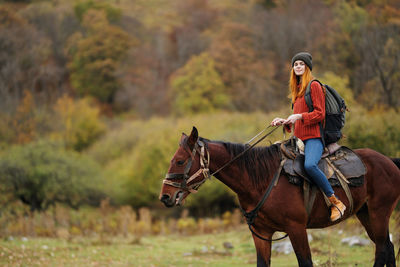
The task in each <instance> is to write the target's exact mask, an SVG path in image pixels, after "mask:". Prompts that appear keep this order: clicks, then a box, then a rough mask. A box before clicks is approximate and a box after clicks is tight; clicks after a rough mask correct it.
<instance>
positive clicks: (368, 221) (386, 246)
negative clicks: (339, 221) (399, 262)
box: [357, 204, 396, 267]
mask: <svg viewBox="0 0 400 267" xmlns="http://www.w3.org/2000/svg"><path fill="white" fill-rule="evenodd" d="M391 212H392V209H384V208H380V209H377V210H373V211H371V208H369V207H368V206H367V204H365V205H364V206H363V207H362V208H361V209H360V210H359V211H358V212H357V217H358V219H359V220H360V222H361V224H362V225H363V226H364V228H365V230H366V231H367V233H368V236H369V237H370V238H371V240H372V241H374V242H375V245H376V250H375V264H374V267H375V266H376V267H378V266H385V265H386V266H390V267H394V266H396V260H395V255H394V247H393V243H392V242H391V241H390V238H389V217H390V214H391Z"/></svg>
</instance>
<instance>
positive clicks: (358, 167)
mask: <svg viewBox="0 0 400 267" xmlns="http://www.w3.org/2000/svg"><path fill="white" fill-rule="evenodd" d="M328 161H330V162H331V163H332V164H333V165H334V167H335V168H336V169H338V170H339V171H340V172H341V173H342V174H343V176H344V177H346V179H347V180H348V181H349V183H348V184H349V186H353V187H357V186H361V185H363V184H364V175H365V173H366V172H367V170H366V167H365V165H364V163H363V162H362V161H361V159H360V158H359V157H358V155H357V154H356V153H355V152H354V151H352V150H351V149H350V148H348V147H345V146H342V147H340V148H339V149H338V150H337V151H336V152H335V153H334V154H332V155H329V156H327V157H325V158H322V159H321V160H320V161H319V163H318V167H319V168H320V169H321V170H322V171H323V172H324V174H325V175H326V177H327V178H328V181H329V182H330V184H331V185H332V186H340V182H339V180H338V174H337V172H336V171H335V168H334V167H332V166H331V165H330V164H329V162H328ZM283 171H284V172H285V174H286V176H287V177H288V179H289V182H290V183H292V184H296V185H301V184H302V183H303V180H304V179H305V180H307V181H308V182H310V183H311V184H313V182H312V180H311V179H310V178H309V176H308V174H307V173H306V171H305V169H304V155H302V154H298V155H296V157H295V159H287V160H286V162H285V164H284V165H283Z"/></svg>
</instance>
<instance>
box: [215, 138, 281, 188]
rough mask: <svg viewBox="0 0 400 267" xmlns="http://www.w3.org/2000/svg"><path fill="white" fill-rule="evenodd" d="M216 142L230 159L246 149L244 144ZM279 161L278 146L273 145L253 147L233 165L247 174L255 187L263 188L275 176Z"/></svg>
mask: <svg viewBox="0 0 400 267" xmlns="http://www.w3.org/2000/svg"><path fill="white" fill-rule="evenodd" d="M217 142H218V143H221V144H222V145H223V146H224V147H225V148H226V150H227V152H228V153H229V154H230V155H231V158H234V157H235V156H236V155H238V154H240V153H242V152H243V151H244V150H245V149H247V147H248V146H247V145H244V144H235V143H229V142H221V141H217ZM280 159H281V152H280V146H279V145H276V144H275V145H271V146H266V147H253V148H251V149H250V150H249V151H247V152H246V153H244V154H243V155H242V156H241V157H239V158H238V159H236V160H235V164H237V165H238V166H239V168H240V169H243V170H245V171H246V172H247V173H248V175H249V177H250V180H251V181H252V183H253V185H254V186H255V187H260V186H261V187H263V185H264V186H267V184H268V183H267V182H268V179H270V178H272V176H273V175H274V174H275V172H276V170H277V168H278V167H279V163H280Z"/></svg>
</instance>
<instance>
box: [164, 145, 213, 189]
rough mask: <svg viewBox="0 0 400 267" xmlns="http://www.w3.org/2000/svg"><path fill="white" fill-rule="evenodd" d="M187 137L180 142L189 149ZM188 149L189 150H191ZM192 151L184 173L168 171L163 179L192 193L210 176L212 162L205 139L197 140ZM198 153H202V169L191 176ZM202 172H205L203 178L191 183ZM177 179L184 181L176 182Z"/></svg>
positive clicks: (167, 183)
mask: <svg viewBox="0 0 400 267" xmlns="http://www.w3.org/2000/svg"><path fill="white" fill-rule="evenodd" d="M186 140H187V138H186V139H184V141H183V142H182V143H180V144H179V145H180V146H183V147H184V148H185V149H186V150H189V151H190V149H188V148H187V147H188V145H187V144H186V142H185V141H186ZM189 151H188V152H189ZM189 153H190V158H189V159H188V162H187V163H186V166H185V169H184V172H183V173H167V174H166V176H165V179H164V180H163V184H166V185H170V186H173V187H176V188H179V189H181V190H183V191H186V192H191V193H196V192H197V191H198V188H199V187H200V186H201V185H202V184H203V183H204V182H205V181H206V179H207V178H210V177H211V175H210V169H209V168H208V167H209V164H210V153H209V152H208V149H207V147H206V145H205V144H204V142H203V141H201V140H197V141H196V142H195V145H194V147H193V149H192V151H191V152H189ZM196 153H199V155H200V169H199V170H198V171H197V172H195V173H194V174H193V175H191V176H190V177H189V172H190V169H191V168H192V164H193V160H194V159H195V156H196ZM201 174H203V179H201V180H200V181H198V182H196V183H192V184H190V182H192V181H193V180H195V179H196V178H197V177H199V176H200V175H201ZM176 179H182V182H180V183H177V182H174V180H176Z"/></svg>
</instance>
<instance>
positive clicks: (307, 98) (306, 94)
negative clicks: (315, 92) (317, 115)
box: [304, 79, 326, 147]
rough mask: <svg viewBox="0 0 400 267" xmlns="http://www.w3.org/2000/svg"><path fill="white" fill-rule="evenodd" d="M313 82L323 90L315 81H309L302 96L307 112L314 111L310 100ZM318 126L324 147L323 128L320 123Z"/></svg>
mask: <svg viewBox="0 0 400 267" xmlns="http://www.w3.org/2000/svg"><path fill="white" fill-rule="evenodd" d="M314 81H316V82H318V83H319V84H320V85H321V88H322V91H323V90H324V85H323V84H322V83H321V82H320V81H318V80H317V79H314V80H311V81H310V82H309V83H308V85H307V88H306V92H305V94H304V100H305V101H306V104H307V107H308V110H309V112H312V111H313V110H314V105H313V102H312V98H311V83H312V82H314ZM318 124H319V129H320V132H321V139H322V144H323V146H324V147H325V146H326V145H325V137H324V126H323V125H322V122H319V123H318Z"/></svg>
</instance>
